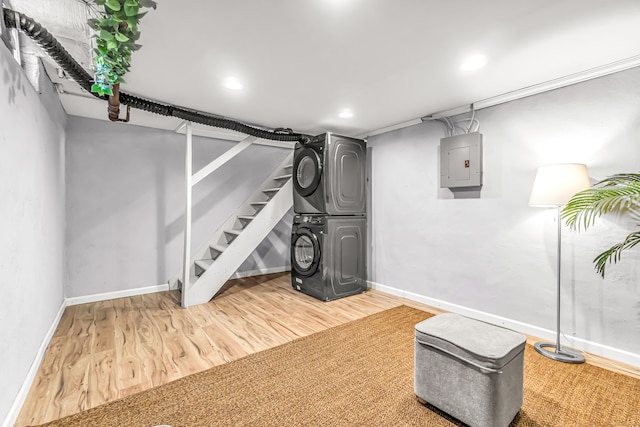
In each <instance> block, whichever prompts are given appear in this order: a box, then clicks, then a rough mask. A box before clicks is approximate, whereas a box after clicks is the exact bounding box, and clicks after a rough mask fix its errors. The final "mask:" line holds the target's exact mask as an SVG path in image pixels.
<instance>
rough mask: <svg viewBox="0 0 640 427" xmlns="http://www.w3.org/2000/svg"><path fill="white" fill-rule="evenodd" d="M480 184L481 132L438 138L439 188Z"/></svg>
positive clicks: (477, 185) (476, 185)
mask: <svg viewBox="0 0 640 427" xmlns="http://www.w3.org/2000/svg"><path fill="white" fill-rule="evenodd" d="M481 185H482V134H481V133H479V132H471V133H464V134H462V135H455V136H450V137H447V138H442V139H441V140H440V188H458V187H480V186H481Z"/></svg>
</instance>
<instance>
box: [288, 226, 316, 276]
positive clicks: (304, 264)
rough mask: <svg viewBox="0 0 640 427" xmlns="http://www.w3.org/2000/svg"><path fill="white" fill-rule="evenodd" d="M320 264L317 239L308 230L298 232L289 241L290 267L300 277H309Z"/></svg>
mask: <svg viewBox="0 0 640 427" xmlns="http://www.w3.org/2000/svg"><path fill="white" fill-rule="evenodd" d="M318 264H320V245H319V244H318V238H317V237H316V235H315V234H313V233H312V232H311V231H310V230H307V229H301V230H298V231H297V232H296V233H295V234H294V235H293V237H292V239H291V266H292V267H293V269H294V270H295V271H296V273H298V274H299V275H301V276H304V277H307V276H311V275H312V274H314V273H315V272H316V270H317V269H318Z"/></svg>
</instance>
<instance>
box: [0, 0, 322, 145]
mask: <svg viewBox="0 0 640 427" xmlns="http://www.w3.org/2000/svg"><path fill="white" fill-rule="evenodd" d="M2 11H3V12H4V22H5V25H6V26H7V28H19V29H20V30H21V31H22V32H23V33H24V34H25V35H26V36H28V37H29V38H30V39H32V40H33V41H34V42H36V43H37V44H38V46H40V47H41V48H42V49H43V50H44V51H45V52H47V54H48V55H49V56H50V57H51V58H52V59H53V60H54V61H56V63H57V64H58V65H59V66H60V67H61V68H62V69H63V70H64V71H65V73H67V75H68V76H69V77H71V78H72V79H73V80H75V81H76V83H78V84H79V85H80V86H81V87H82V88H83V89H84V90H86V91H87V92H89V93H91V94H92V95H93V96H95V97H96V98H99V99H104V100H106V99H108V97H107V96H99V95H97V94H95V93H93V92H91V85H92V84H93V77H92V76H91V75H90V74H89V73H87V71H85V69H84V68H82V66H81V65H80V64H78V62H76V60H75V59H73V57H72V56H71V55H70V54H69V52H67V50H66V49H65V48H64V47H63V46H62V45H61V44H60V43H59V42H58V40H56V38H55V37H53V35H51V33H49V32H48V31H47V30H46V28H44V27H43V26H42V25H40V24H39V23H38V22H36V21H35V20H34V19H33V18H30V17H28V16H26V15H24V14H22V13H20V12H15V11H13V10H11V9H8V8H2ZM120 102H121V103H123V104H125V105H128V106H130V107H132V108H137V109H138V110H143V111H148V112H150V113H154V114H159V115H162V116H169V117H177V118H179V119H183V120H188V121H190V122H193V123H199V124H203V125H207V126H212V127H217V128H222V129H229V130H233V131H236V132H240V133H243V134H245V135H251V136H255V137H257V138H262V139H270V140H274V141H289V142H295V141H299V142H302V143H305V144H306V143H308V142H309V141H310V140H311V136H310V135H305V134H301V133H295V132H293V131H291V129H283V128H278V129H277V130H275V131H269V130H265V129H260V128H257V127H255V126H250V125H247V124H245V123H242V122H239V121H237V120H233V119H229V118H226V117H221V116H216V115H213V114H208V113H202V112H199V111H194V110H189V109H186V108H182V107H178V106H175V105H170V104H164V103H161V102H157V101H152V100H148V99H143V98H140V97H137V96H134V95H130V94H128V93H125V92H120Z"/></svg>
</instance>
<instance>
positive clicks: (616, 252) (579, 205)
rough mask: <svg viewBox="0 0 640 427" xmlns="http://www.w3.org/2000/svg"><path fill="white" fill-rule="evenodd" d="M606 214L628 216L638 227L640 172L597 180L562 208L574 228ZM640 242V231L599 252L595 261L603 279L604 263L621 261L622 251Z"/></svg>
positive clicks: (567, 221) (581, 227) (566, 218)
mask: <svg viewBox="0 0 640 427" xmlns="http://www.w3.org/2000/svg"><path fill="white" fill-rule="evenodd" d="M605 214H617V215H630V216H631V218H632V219H634V220H635V221H636V225H637V226H638V227H640V173H621V174H616V175H612V176H610V177H608V178H605V179H603V180H602V181H600V182H598V183H596V184H595V186H593V187H592V188H589V189H587V190H584V191H581V192H579V193H577V194H576V195H574V196H573V197H572V198H571V200H569V202H568V203H567V205H566V206H565V207H564V209H563V210H562V218H563V219H564V220H565V221H566V223H567V225H568V226H569V227H571V228H572V229H574V230H576V229H577V230H581V229H584V230H586V229H587V228H589V227H590V226H592V225H593V224H594V223H595V220H596V219H597V218H599V217H600V216H602V215H605ZM637 244H640V230H638V231H633V232H631V233H629V234H628V235H627V236H626V238H625V239H624V240H623V241H622V242H620V243H617V244H615V245H613V246H611V247H610V248H609V249H607V250H605V251H604V252H602V253H601V254H600V255H598V256H597V257H596V258H595V259H594V260H593V262H594V264H595V269H596V271H597V272H598V274H599V275H600V276H602V277H603V278H604V274H605V267H606V265H607V263H609V264H610V263H617V262H618V261H620V257H621V255H622V252H624V251H626V250H628V249H631V248H633V247H634V246H636V245H637Z"/></svg>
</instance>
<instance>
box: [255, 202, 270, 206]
mask: <svg viewBox="0 0 640 427" xmlns="http://www.w3.org/2000/svg"><path fill="white" fill-rule="evenodd" d="M267 203H269V202H251V204H252V205H266V204H267Z"/></svg>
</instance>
